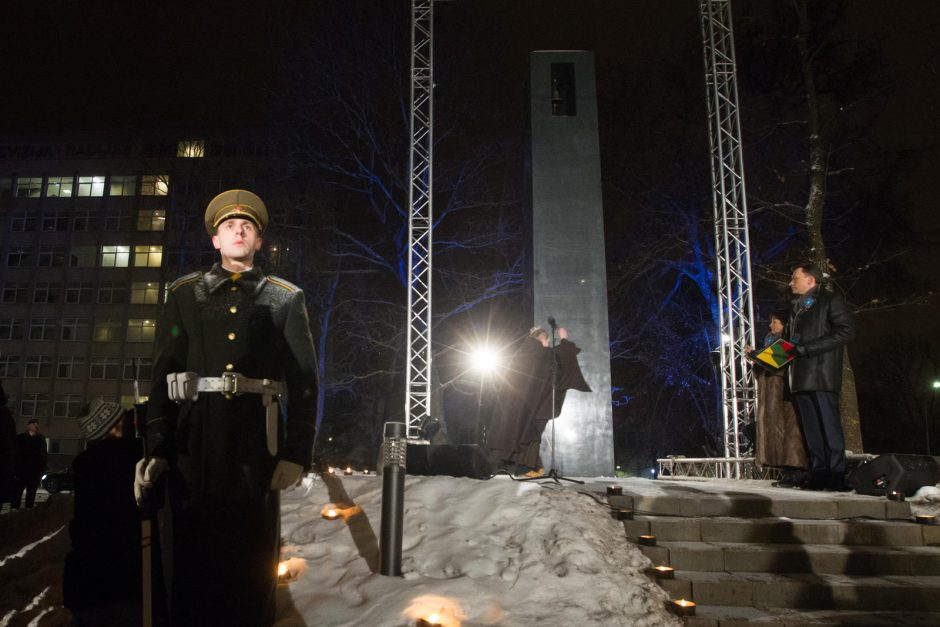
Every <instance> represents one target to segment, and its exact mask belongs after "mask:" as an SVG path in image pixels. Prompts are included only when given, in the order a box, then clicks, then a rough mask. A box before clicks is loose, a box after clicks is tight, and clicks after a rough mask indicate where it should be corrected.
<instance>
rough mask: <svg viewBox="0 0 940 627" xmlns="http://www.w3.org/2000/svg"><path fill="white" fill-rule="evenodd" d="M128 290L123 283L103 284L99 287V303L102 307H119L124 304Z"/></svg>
mask: <svg viewBox="0 0 940 627" xmlns="http://www.w3.org/2000/svg"><path fill="white" fill-rule="evenodd" d="M126 294H127V289H126V288H125V287H124V284H123V283H102V284H101V285H100V286H99V287H98V303H99V304H102V305H119V304H121V303H123V302H124V300H125V298H126Z"/></svg>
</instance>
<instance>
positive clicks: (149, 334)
mask: <svg viewBox="0 0 940 627" xmlns="http://www.w3.org/2000/svg"><path fill="white" fill-rule="evenodd" d="M156 328H157V323H156V321H154V320H140V319H135V318H131V319H130V320H128V321H127V341H128V342H152V341H153V337H154V332H155V331H156Z"/></svg>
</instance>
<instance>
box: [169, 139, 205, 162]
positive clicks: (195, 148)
mask: <svg viewBox="0 0 940 627" xmlns="http://www.w3.org/2000/svg"><path fill="white" fill-rule="evenodd" d="M176 156H177V157H185V158H189V159H193V158H198V157H205V156H206V142H205V141H204V140H202V139H187V140H184V141H181V142H178V143H177V144H176Z"/></svg>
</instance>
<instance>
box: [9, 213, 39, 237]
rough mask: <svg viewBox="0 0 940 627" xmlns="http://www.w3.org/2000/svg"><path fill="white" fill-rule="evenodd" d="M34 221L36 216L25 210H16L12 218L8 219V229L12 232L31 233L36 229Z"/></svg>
mask: <svg viewBox="0 0 940 627" xmlns="http://www.w3.org/2000/svg"><path fill="white" fill-rule="evenodd" d="M36 222H37V220H36V216H34V215H30V214H29V213H27V212H25V211H18V212H16V213H14V214H13V218H12V219H11V220H10V231H12V232H14V233H27V232H28V233H32V232H33V231H35V230H36Z"/></svg>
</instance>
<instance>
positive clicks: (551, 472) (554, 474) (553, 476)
mask: <svg viewBox="0 0 940 627" xmlns="http://www.w3.org/2000/svg"><path fill="white" fill-rule="evenodd" d="M548 324H549V326H550V327H551V328H552V407H551V409H550V410H549V411H551V417H550V418H549V421H550V422H551V423H552V426H551V429H552V433H551V436H550V438H551V449H552V455H551V464H550V465H549V469H548V472H547V473H546V474H544V475H542V476H541V477H526V478H525V479H520V480H519V481H541V480H544V479H547V480H549V481H554V482H555V483H557V484H559V485H561V482H562V481H570V482H571V483H577V484H579V485H584V482H583V481H580V480H578V479H572V478H571V477H563V476H562V475H559V474H558V471H557V470H555V390H557V389H558V353H557V352H556V350H555V348H556V344H555V331H556V330H557V328H558V325H556V324H555V319H554V318H551V317H549V320H548Z"/></svg>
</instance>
